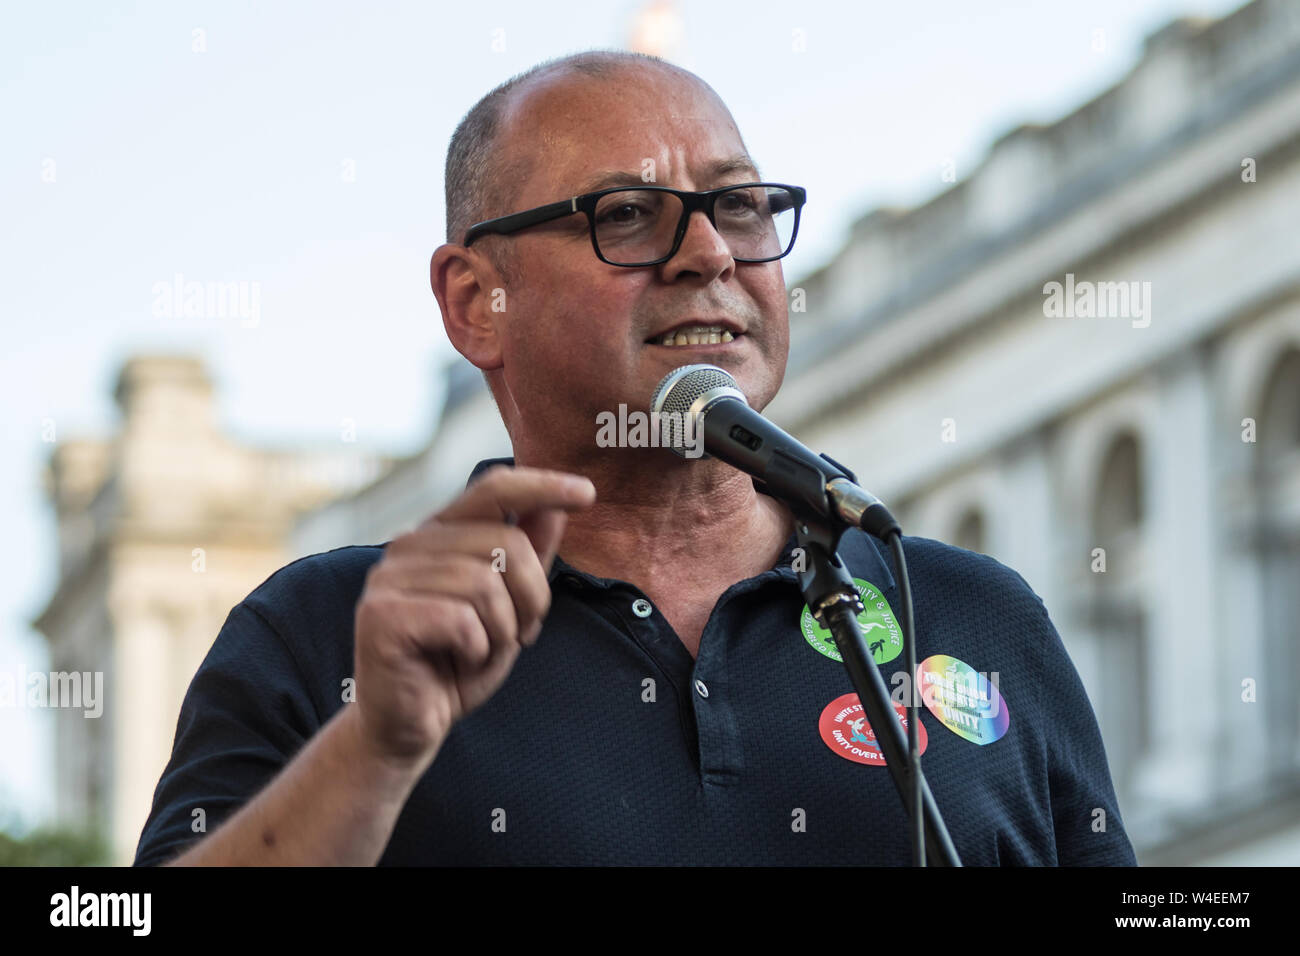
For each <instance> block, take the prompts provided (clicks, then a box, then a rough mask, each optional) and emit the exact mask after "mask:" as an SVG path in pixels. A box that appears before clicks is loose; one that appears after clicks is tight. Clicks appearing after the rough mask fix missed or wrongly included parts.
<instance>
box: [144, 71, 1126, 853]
mask: <svg viewBox="0 0 1300 956" xmlns="http://www.w3.org/2000/svg"><path fill="white" fill-rule="evenodd" d="M446 186H447V221H448V225H447V240H448V241H447V243H446V244H445V245H443V246H441V247H440V248H438V250H437V251H436V252H435V253H434V255H433V259H432V262H431V271H430V277H431V284H432V288H433V293H434V295H435V296H436V298H437V301H438V305H439V307H440V309H441V311H442V316H443V322H444V325H445V327H446V331H447V335H448V337H449V338H450V340H451V342H452V344H453V345H454V346H455V347H456V349H457V350H458V351H459V352H460V353H461V354H462V355H464V356H465V358H466V359H468V360H469V361H470V362H472V363H473V364H474V365H475V366H476V367H478V368H479V369H480V370H482V372H483V374H484V376H485V378H486V381H487V384H488V386H489V387H490V389H491V392H492V395H493V397H494V399H495V401H496V404H497V407H498V408H499V410H500V413H501V416H502V420H503V422H504V424H505V427H506V430H507V432H508V433H509V436H510V442H511V445H512V449H513V453H514V454H513V457H512V458H510V459H502V460H497V461H487V462H482V463H480V465H479V466H478V467H477V468H476V469H475V470H474V473H473V474H472V475H471V476H469V477H470V482H469V486H468V488H467V490H466V491H465V493H464V494H463V495H461V496H460V497H459V498H458V499H457V500H455V501H453V502H452V503H450V504H449V505H447V506H446V507H445V508H443V509H441V510H440V511H438V512H437V513H435V514H433V515H432V516H430V517H429V518H428V519H427V520H426V521H425V522H424V523H423V524H421V525H420V526H419V527H418V528H416V529H415V530H413V531H411V532H410V533H407V534H404V535H401V536H400V537H397V538H395V539H393V540H392V541H389V542H387V543H385V544H384V545H381V546H358V547H352V548H342V549H339V550H336V551H332V552H329V553H328V554H323V555H313V556H311V557H309V558H305V559H303V560H301V561H297V562H294V563H293V564H291V565H289V566H287V567H285V568H283V569H281V570H280V571H279V572H277V573H276V574H275V575H273V576H272V577H271V578H270V579H268V580H267V581H266V582H265V583H264V584H263V585H262V586H261V587H259V588H258V589H257V590H256V591H254V592H253V593H252V594H250V595H249V596H248V598H247V599H245V600H244V601H243V602H241V603H240V604H239V605H237V606H236V607H235V608H234V609H233V610H232V611H231V614H230V617H229V618H228V620H227V622H226V625H225V626H224V627H223V629H222V631H221V633H220V635H219V636H218V638H217V640H216V642H215V643H214V645H213V648H212V650H211V652H210V653H209V655H208V657H207V658H206V660H205V661H204V663H203V665H202V667H201V668H200V669H199V671H198V673H197V674H196V676H195V678H194V682H193V683H192V685H191V687H190V691H189V693H188V695H187V697H186V701H185V705H184V710H183V712H182V715H181V719H180V723H179V725H178V728H177V737H176V745H175V749H174V752H173V756H172V760H171V762H170V764H169V765H168V767H167V769H166V770H165V771H164V774H163V777H162V779H161V780H160V782H159V785H158V790H157V793H156V795H155V800H154V807H153V812H152V814H151V816H150V819H149V822H148V824H147V825H146V827H145V830H144V833H143V834H142V837H141V841H140V846H139V849H138V851H137V857H136V862H137V864H151V863H160V862H176V863H181V864H262V863H265V864H290V863H293V864H326V865H329V864H374V863H383V864H412V863H414V864H421V863H427V864H441V863H451V864H467V863H468V864H476V863H524V864H536V863H542V864H548V863H550V864H588V863H591V864H641V863H646V864H680V863H687V864H709V863H722V864H751V863H752V864H819V863H832V864H836V863H838V864H906V863H908V862H909V860H910V853H909V844H908V834H907V823H906V817H905V815H904V812H903V809H902V805H901V802H900V800H899V798H898V796H897V794H896V793H895V792H894V790H893V785H892V783H891V781H890V780H889V774H888V771H887V770H886V769H884V767H883V766H882V764H883V758H882V757H881V755H880V751H879V748H878V747H876V746H875V745H874V734H872V733H871V732H870V728H869V727H866V728H864V727H863V724H864V721H863V718H862V717H861V708H860V705H858V704H857V701H856V697H854V696H853V694H852V690H853V688H852V685H851V684H850V682H849V679H848V677H847V675H846V673H845V670H844V667H843V665H842V663H840V661H839V655H838V651H837V650H836V648H835V646H834V642H833V641H831V640H829V635H826V634H825V632H821V631H820V629H819V628H818V627H817V626H816V625H815V623H814V622H813V621H812V620H811V619H810V618H809V617H808V615H807V613H806V608H805V607H804V605H803V601H802V599H801V597H800V592H799V589H798V585H797V582H796V578H795V572H794V570H793V569H792V567H791V560H792V555H793V549H794V538H793V525H792V516H791V513H790V511H789V510H788V508H787V507H786V506H785V505H784V504H782V503H781V502H780V501H777V500H775V499H773V498H771V497H768V496H767V495H765V494H762V493H760V491H759V490H758V489H757V488H756V487H755V484H754V482H753V481H752V480H751V479H750V478H748V477H747V476H746V475H744V474H743V473H741V472H739V471H736V470H735V469H732V468H730V467H729V466H727V465H725V464H723V463H721V462H719V461H717V460H715V459H694V460H692V459H689V458H688V459H679V458H676V457H674V456H672V455H671V454H669V453H667V452H665V451H663V450H662V449H660V448H645V447H641V448H628V447H622V448H618V447H605V444H606V443H602V442H598V441H597V435H596V427H595V425H594V423H595V422H597V421H598V420H599V416H600V415H601V413H602V412H611V411H614V410H617V409H618V408H619V406H620V405H626V406H627V407H628V408H632V409H637V408H644V407H645V405H646V401H647V399H648V397H649V396H650V394H651V393H652V392H653V390H654V388H655V386H656V384H657V383H658V382H659V381H660V380H661V379H662V378H663V377H664V376H665V374H666V373H668V372H670V371H671V370H673V369H674V368H676V367H678V366H681V365H684V364H689V363H694V362H708V363H710V364H714V365H718V366H721V367H723V368H725V369H726V370H727V371H728V372H730V373H731V374H732V375H733V376H734V377H735V379H736V381H737V382H738V383H739V386H740V388H741V389H742V390H743V391H744V393H745V395H746V396H747V397H748V399H749V402H750V404H751V405H752V406H754V407H755V408H758V409H761V408H763V407H764V406H766V405H767V404H768V402H769V401H770V400H771V399H772V398H773V396H775V395H776V392H777V390H778V388H779V387H780V385H781V381H782V377H783V375H784V371H785V365H786V358H787V351H788V345H789V329H788V324H787V305H786V288H785V281H784V276H783V273H782V269H781V262H780V259H781V257H782V256H784V255H785V254H786V253H788V252H789V247H790V245H792V244H793V241H794V236H795V230H796V227H797V220H798V212H799V207H800V206H801V205H802V203H803V195H804V194H803V191H802V190H801V189H799V188H798V187H796V186H792V185H790V184H788V183H767V182H766V181H764V180H763V179H762V177H760V175H759V172H758V170H757V169H756V167H755V164H754V162H753V160H752V159H751V158H750V156H749V153H748V151H747V149H746V147H745V144H744V142H743V140H742V139H741V136H740V132H739V130H738V129H737V128H736V124H735V121H734V120H733V119H732V117H731V115H730V113H729V111H728V110H727V108H726V106H725V105H724V104H723V103H722V101H721V100H720V99H719V98H718V96H717V94H716V93H714V91H713V90H712V89H711V88H710V87H709V86H708V85H706V84H705V83H704V82H703V81H701V80H700V79H699V78H698V77H696V76H695V75H693V74H691V73H689V72H686V71H684V70H682V69H679V68H677V67H674V66H671V65H669V64H667V63H665V62H663V61H660V60H657V59H654V58H650V57H643V56H639V55H634V54H619V53H588V54H581V55H577V56H574V57H568V58H565V59H562V60H558V61H552V62H549V63H546V64H543V65H541V66H540V67H537V68H534V69H533V70H530V71H528V72H527V73H525V74H522V75H521V76H519V77H516V78H514V79H513V80H511V81H509V82H508V83H505V84H503V85H502V86H500V87H498V88H497V89H495V90H493V91H492V92H491V93H489V94H488V95H487V96H485V97H484V98H483V99H482V100H480V101H479V103H478V104H477V105H476V106H475V107H474V108H473V109H472V110H471V111H470V113H469V114H468V115H467V116H466V118H465V119H464V120H463V121H462V123H461V125H460V127H459V128H458V130H457V131H456V133H455V135H454V137H453V139H452V142H451V147H450V149H449V153H448V158H447V177H446ZM647 186H651V187H653V188H650V189H646V188H645V187H647ZM778 221H779V223H780V225H772V223H774V222H778ZM867 464H868V465H869V463H867ZM906 547H907V551H908V560H909V565H911V566H912V577H913V582H914V583H913V586H914V590H915V596H916V602H917V603H916V621H917V627H916V636H917V642H918V658H919V659H921V668H920V671H921V672H923V673H920V674H918V675H917V676H918V679H920V680H921V681H922V682H923V683H924V682H926V681H927V680H928V681H930V682H931V683H932V684H933V687H934V690H933V691H932V695H931V696H930V697H927V699H926V708H925V709H923V710H922V711H921V712H920V715H921V718H922V728H921V736H922V739H923V753H925V762H924V766H925V768H926V774H927V777H928V779H929V782H930V786H931V789H932V791H933V793H934V795H935V799H936V802H937V804H938V806H939V808H940V810H941V811H942V812H943V813H944V815H945V818H946V820H947V823H948V827H949V829H950V831H951V833H952V836H953V839H954V842H955V845H956V847H957V850H958V853H959V854H960V855H961V857H962V859H963V861H964V862H966V863H967V864H968V865H969V864H999V863H1001V864H1102V865H1105V864H1132V863H1134V862H1135V861H1134V856H1133V850H1132V847H1131V845H1130V844H1129V841H1128V839H1127V836H1126V835H1125V833H1124V829H1123V824H1122V822H1121V819H1120V814H1119V810H1118V807H1117V806H1116V801H1115V795H1114V791H1113V788H1112V785H1111V781H1110V776H1109V771H1108V769H1107V765H1106V760H1105V754H1104V750H1103V748H1102V743H1101V739H1100V736H1099V734H1098V729H1097V724H1096V720H1095V718H1094V716H1093V712H1092V709H1091V706H1090V704H1089V703H1088V700H1087V697H1086V695H1085V694H1084V692H1083V689H1082V686H1081V685H1080V683H1079V678H1078V675H1077V673H1076V672H1075V670H1074V667H1073V665H1072V664H1071V663H1070V661H1069V658H1068V657H1067V656H1066V654H1065V651H1064V648H1063V647H1062V645H1061V642H1060V638H1059V636H1058V635H1057V634H1056V631H1055V629H1054V628H1053V626H1052V624H1051V622H1050V620H1049V619H1048V616H1047V612H1046V610H1045V609H1044V608H1043V605H1042V602H1041V601H1040V600H1039V599H1038V598H1037V597H1036V596H1035V595H1034V594H1033V592H1032V591H1031V590H1030V589H1029V587H1028V585H1026V584H1025V582H1024V580H1023V579H1022V578H1020V576H1019V575H1017V574H1016V573H1015V572H1014V571H1012V570H1010V569H1008V568H1005V567H1003V566H1002V565H1000V564H998V563H997V562H996V561H993V560H992V559H990V558H986V557H983V556H979V555H974V554H972V553H970V552H966V551H962V550H959V549H956V548H951V547H948V546H946V545H943V544H941V543H939V542H934V541H928V540H925V539H918V538H908V539H906ZM841 555H842V557H843V558H844V560H845V562H846V563H847V564H848V566H849V568H850V570H851V572H852V573H853V575H854V577H855V578H857V579H858V581H859V585H860V587H861V588H862V591H863V594H864V597H866V598H867V601H866V604H867V611H866V613H865V615H864V618H863V621H864V624H869V623H872V622H874V624H875V626H876V627H877V628H884V629H885V630H886V631H887V632H888V634H889V638H888V639H882V640H880V641H878V642H876V643H875V644H873V653H874V654H875V657H876V661H877V663H879V664H881V665H882V666H883V667H885V668H886V670H885V672H884V673H885V676H886V679H887V680H888V679H889V678H890V675H894V674H897V664H898V663H901V661H899V662H895V663H894V664H892V665H891V663H890V662H891V661H894V659H895V658H896V657H897V652H898V648H899V629H898V625H897V619H896V618H895V617H894V614H893V608H894V607H895V606H896V602H897V601H898V592H897V587H896V584H895V582H894V579H893V576H892V574H891V571H890V567H889V564H888V561H887V560H886V555H887V552H886V551H884V550H883V549H882V546H881V545H880V544H879V543H878V542H875V541H874V540H872V539H870V538H868V537H867V536H865V535H863V534H861V533H858V532H852V533H850V534H849V535H847V536H846V537H845V539H844V544H843V546H842V550H841ZM954 662H955V663H954ZM926 675H933V676H930V677H929V678H927V677H926ZM954 675H957V679H954ZM905 676H906V675H905ZM353 681H354V682H355V683H354V684H352V682H353ZM349 686H352V687H354V689H355V694H354V696H350V695H349V691H348V688H349ZM340 688H342V692H340ZM945 695H946V696H945ZM854 718H855V719H854ZM854 727H857V728H858V732H857V733H850V730H851V728H854ZM864 729H865V731H866V733H863V730H864ZM198 809H202V810H203V811H204V814H203V817H204V819H205V820H206V821H207V827H208V828H210V829H213V832H211V833H207V832H206V830H203V831H196V829H195V827H194V825H193V821H194V819H196V814H195V811H196V810H198ZM1099 821H1100V822H1099ZM196 833H197V836H196ZM178 854H179V856H178Z"/></svg>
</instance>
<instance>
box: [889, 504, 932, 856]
mask: <svg viewBox="0 0 1300 956" xmlns="http://www.w3.org/2000/svg"><path fill="white" fill-rule="evenodd" d="M888 541H889V550H890V553H891V554H893V556H894V567H895V569H896V572H897V575H898V594H899V598H900V607H899V610H900V611H901V612H902V614H901V620H900V621H899V623H900V624H901V625H902V628H903V650H904V651H905V652H906V655H907V686H908V688H909V691H908V695H907V696H908V699H907V767H908V772H909V773H910V774H911V787H910V788H909V789H910V790H911V796H912V799H911V806H910V808H909V809H910V810H911V818H912V865H913V866H925V822H924V817H923V816H922V814H921V732H920V724H919V723H917V720H918V717H917V715H918V713H919V711H918V709H917V706H916V698H917V695H918V694H919V693H920V688H919V687H917V686H916V680H917V677H916V634H915V631H914V630H913V626H912V582H911V581H909V580H908V577H907V559H906V558H905V557H904V556H903V535H902V532H900V531H898V530H897V526H895V530H893V531H891V532H890V534H889V535H888Z"/></svg>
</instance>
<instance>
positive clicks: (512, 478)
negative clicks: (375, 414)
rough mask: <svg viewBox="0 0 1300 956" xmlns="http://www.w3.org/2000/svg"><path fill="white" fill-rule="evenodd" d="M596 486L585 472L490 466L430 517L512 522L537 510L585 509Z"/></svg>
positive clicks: (592, 499)
mask: <svg viewBox="0 0 1300 956" xmlns="http://www.w3.org/2000/svg"><path fill="white" fill-rule="evenodd" d="M595 500H596V486H595V485H593V484H592V483H591V481H590V480H589V479H587V478H584V477H583V476H582V475H575V474H572V473H571V472H567V471H553V470H551V469H548V468H509V467H506V466H504V465H497V466H494V467H493V468H490V469H488V470H487V472H485V473H484V474H483V476H482V477H481V478H479V479H477V480H476V481H475V482H474V483H473V484H471V485H470V486H469V488H467V489H466V490H465V493H464V494H462V495H461V496H460V497H459V498H457V499H456V500H455V501H453V502H452V503H451V504H449V505H447V507H445V508H443V509H442V511H440V512H438V513H437V514H436V515H434V516H433V518H431V519H429V520H437V521H448V520H463V519H478V520H485V519H486V520H495V521H505V520H507V519H509V520H511V521H512V522H513V521H516V520H518V518H520V517H522V516H524V515H527V514H529V513H531V512H534V511H541V510H545V509H560V510H562V511H574V510H577V509H580V508H586V507H587V506H588V505H590V504H591V503H592V502H593V501H595Z"/></svg>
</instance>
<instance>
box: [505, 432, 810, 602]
mask: <svg viewBox="0 0 1300 956" xmlns="http://www.w3.org/2000/svg"><path fill="white" fill-rule="evenodd" d="M612 451H613V450H608V451H606V452H605V453H604V454H602V455H599V456H593V455H588V456H586V457H585V458H583V459H582V461H581V463H578V462H569V461H565V460H563V459H562V458H560V457H559V456H554V457H550V458H549V459H544V458H539V457H533V458H531V459H530V458H529V457H528V453H527V451H523V452H522V454H523V456H524V457H522V458H521V457H516V464H518V465H525V466H533V467H539V468H553V469H557V470H561V471H573V472H578V473H580V474H584V475H586V476H587V477H588V478H590V479H591V481H592V483H593V484H595V486H596V502H595V504H594V505H593V506H592V507H591V508H589V509H587V510H585V511H581V512H576V513H574V514H571V515H569V519H568V524H567V526H566V528H565V532H564V540H563V543H562V544H561V545H560V552H559V553H560V557H562V558H563V559H564V560H565V561H566V562H567V563H569V564H570V565H572V566H573V567H575V568H578V569H580V570H582V571H586V572H587V573H589V574H593V575H595V576H597V577H602V578H615V579H618V580H623V581H630V582H632V583H635V584H638V586H640V587H642V588H643V589H644V588H646V586H647V583H648V582H652V581H668V582H678V583H681V582H690V581H694V580H698V581H700V582H701V583H702V584H705V583H706V582H707V583H708V584H712V583H714V582H715V581H716V580H720V579H724V578H729V580H730V581H732V582H734V581H736V580H740V579H742V578H743V577H746V576H749V575H751V574H754V573H757V572H758V570H761V569H765V568H768V567H771V566H772V565H773V564H774V563H775V561H776V559H777V558H778V557H779V556H780V553H781V550H782V548H783V546H784V544H785V542H786V540H787V539H788V538H789V536H790V533H791V531H792V530H793V523H792V518H791V515H790V512H789V510H788V509H787V508H786V507H785V506H784V505H782V504H781V503H780V502H778V501H776V500H775V499H773V498H770V497H768V496H767V495H762V494H759V493H758V492H757V491H756V490H755V488H754V483H753V480H752V479H751V478H750V477H749V476H748V475H746V474H745V473H744V472H741V471H738V470H736V469H734V468H732V467H730V466H729V465H726V464H725V463H723V462H720V461H717V460H714V459H705V460H688V459H678V458H675V457H674V456H673V455H672V454H671V453H669V452H667V451H664V450H662V449H637V450H622V452H621V453H616V454H611V453H609V452H612ZM518 454H519V452H518V451H517V455H518Z"/></svg>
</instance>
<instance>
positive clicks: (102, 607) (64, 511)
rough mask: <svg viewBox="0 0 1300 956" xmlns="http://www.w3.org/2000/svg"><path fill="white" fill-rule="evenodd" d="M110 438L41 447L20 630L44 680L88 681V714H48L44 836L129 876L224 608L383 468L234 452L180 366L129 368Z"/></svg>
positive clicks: (362, 460)
mask: <svg viewBox="0 0 1300 956" xmlns="http://www.w3.org/2000/svg"><path fill="white" fill-rule="evenodd" d="M116 399H117V402H118V405H119V408H120V409H121V415H122V426H121V429H120V431H119V432H118V434H116V435H115V436H114V437H112V438H111V439H106V440H74V441H65V442H62V443H60V444H58V445H56V446H55V448H54V450H53V453H52V455H51V457H50V461H49V465H48V468H47V471H46V476H45V478H46V491H47V493H48V495H49V498H50V500H51V501H52V503H53V504H54V508H55V512H56V515H57V519H58V528H59V581H58V586H57V589H56V591H55V593H54V594H53V595H52V597H51V598H50V601H49V603H48V605H47V606H46V608H45V610H44V611H42V612H41V614H40V616H39V617H38V618H37V620H36V621H35V622H34V623H35V626H36V628H37V629H38V630H39V631H40V632H41V633H42V634H43V635H44V636H45V638H46V641H47V644H48V647H49V666H50V670H51V671H54V672H68V673H71V672H78V673H87V672H90V673H94V672H99V673H102V674H103V697H104V701H103V712H102V714H101V715H100V716H99V717H87V716H86V715H85V713H84V711H83V710H81V709H76V708H59V709H54V710H53V711H52V713H53V715H54V721H55V725H54V746H55V759H54V775H55V780H54V793H55V798H56V805H55V807H54V808H53V811H54V812H53V816H54V821H53V822H55V823H57V824H61V825H64V826H67V827H70V828H74V829H82V828H92V829H95V830H98V831H99V832H101V833H103V834H104V835H105V837H106V838H107V841H108V843H109V846H110V849H111V852H112V855H113V861H114V862H116V863H129V862H130V861H131V860H132V858H133V857H134V855H135V847H136V843H137V841H138V840H139V837H140V830H141V829H142V828H143V826H144V822H145V819H146V817H147V816H148V814H149V808H150V806H151V804H152V801H153V790H154V786H155V785H156V784H157V782H158V778H159V777H160V776H161V775H162V770H163V767H164V766H165V765H166V763H167V758H168V757H169V756H170V755H171V748H172V741H173V738H174V736H175V733H176V720H177V717H178V716H179V714H180V707H181V701H182V699H183V698H184V696H185V691H186V689H187V688H188V687H189V682H190V679H191V678H192V677H193V676H194V672H195V671H196V670H197V669H198V666H199V663H200V662H201V661H202V660H203V657H204V655H205V654H206V653H207V651H208V648H209V647H210V646H211V645H212V641H213V639H214V638H215V637H216V635H217V632H218V631H220V630H221V625H222V624H223V623H224V621H225V619H226V615H227V614H228V613H229V612H230V609H231V608H232V607H233V606H234V605H236V604H238V603H239V602H240V601H241V600H243V599H244V597H245V596H246V595H247V594H248V592H249V591H251V590H252V589H253V588H255V587H256V586H257V585H258V584H260V583H261V582H262V581H264V580H265V579H266V578H267V577H268V576H269V575H270V574H271V573H272V572H273V571H275V570H276V569H277V568H279V567H281V566H282V565H284V564H285V563H286V562H288V561H289V560H291V559H292V558H294V557H297V555H294V554H292V553H291V552H290V551H289V550H288V549H287V546H286V545H287V542H288V539H289V531H290V528H291V525H292V523H293V520H294V518H295V517H297V516H298V515H300V514H301V513H303V512H304V511H306V510H308V509H311V508H314V507H316V506H319V505H320V504H321V503H323V502H324V501H327V500H329V499H332V498H335V497H337V496H338V495H340V494H342V493H345V492H347V491H348V490H350V489H352V488H354V487H357V486H360V485H366V484H369V483H370V482H372V481H373V479H374V478H375V476H376V475H378V474H379V473H380V472H381V471H382V470H383V469H384V468H386V467H387V466H388V465H389V464H390V462H388V461H387V460H385V459H377V458H368V457H365V456H359V455H356V454H353V453H351V452H349V451H346V450H329V451H323V452H322V451H307V452H304V451H292V450H268V449H252V448H246V447H242V446H240V445H238V444H236V443H234V442H233V441H231V440H230V439H229V438H228V437H227V436H225V435H224V434H222V432H221V431H220V429H219V428H218V426H217V422H216V421H215V416H214V410H213V402H212V382H211V381H210V380H209V378H208V376H207V374H206V372H205V370H204V368H203V365H202V363H201V362H200V361H199V360H198V359H196V358H193V357H187V356H140V357H137V358H134V359H131V360H130V361H128V362H127V363H126V364H125V366H124V367H123V369H122V371H121V374H120V376H119V379H118V384H117V388H116Z"/></svg>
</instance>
